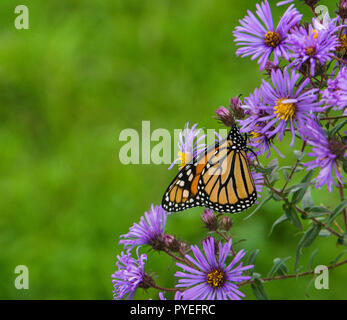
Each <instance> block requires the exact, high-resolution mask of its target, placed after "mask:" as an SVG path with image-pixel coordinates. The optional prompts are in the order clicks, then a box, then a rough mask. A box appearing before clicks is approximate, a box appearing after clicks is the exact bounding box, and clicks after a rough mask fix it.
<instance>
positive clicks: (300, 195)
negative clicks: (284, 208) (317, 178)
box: [291, 170, 313, 203]
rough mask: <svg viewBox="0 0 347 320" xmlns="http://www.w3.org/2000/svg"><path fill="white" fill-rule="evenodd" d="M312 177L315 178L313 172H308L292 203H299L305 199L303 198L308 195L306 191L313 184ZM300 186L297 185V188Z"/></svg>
mask: <svg viewBox="0 0 347 320" xmlns="http://www.w3.org/2000/svg"><path fill="white" fill-rule="evenodd" d="M312 177H313V170H310V171H309V172H307V174H306V175H305V176H304V178H303V179H302V180H301V183H299V185H300V187H299V188H298V189H297V190H296V191H295V192H294V194H293V196H292V201H291V202H292V203H298V202H300V201H301V200H302V199H303V197H304V195H305V193H306V190H307V189H308V187H309V186H310V184H311V183H312V182H311V180H312ZM299 185H297V186H299ZM292 192H293V191H292Z"/></svg>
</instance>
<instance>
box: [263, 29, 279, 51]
mask: <svg viewBox="0 0 347 320" xmlns="http://www.w3.org/2000/svg"><path fill="white" fill-rule="evenodd" d="M281 40H282V38H281V35H280V34H279V33H278V32H273V31H268V32H267V33H266V34H265V44H266V45H267V46H268V47H272V48H276V47H277V46H278V45H279V44H280V43H281Z"/></svg>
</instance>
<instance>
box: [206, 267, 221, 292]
mask: <svg viewBox="0 0 347 320" xmlns="http://www.w3.org/2000/svg"><path fill="white" fill-rule="evenodd" d="M224 282H225V275H224V272H223V271H222V270H220V269H214V270H212V271H210V272H209V273H208V274H207V283H208V284H209V285H210V286H211V287H213V288H219V287H221V286H222V285H223V283H224Z"/></svg>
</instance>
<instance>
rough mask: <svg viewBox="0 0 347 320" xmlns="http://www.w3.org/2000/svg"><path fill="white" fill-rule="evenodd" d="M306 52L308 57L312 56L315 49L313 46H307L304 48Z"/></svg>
mask: <svg viewBox="0 0 347 320" xmlns="http://www.w3.org/2000/svg"><path fill="white" fill-rule="evenodd" d="M306 54H307V55H308V56H309V57H313V56H314V55H315V54H316V49H315V48H314V47H308V48H306Z"/></svg>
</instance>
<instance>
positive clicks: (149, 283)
mask: <svg viewBox="0 0 347 320" xmlns="http://www.w3.org/2000/svg"><path fill="white" fill-rule="evenodd" d="M154 284H155V282H154V279H153V278H152V277H151V276H150V275H149V274H147V273H145V275H144V276H143V280H142V282H141V283H140V284H139V288H143V289H148V288H151V287H153V285H154Z"/></svg>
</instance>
